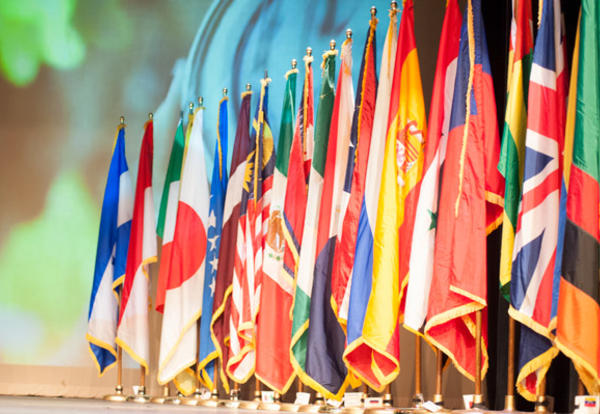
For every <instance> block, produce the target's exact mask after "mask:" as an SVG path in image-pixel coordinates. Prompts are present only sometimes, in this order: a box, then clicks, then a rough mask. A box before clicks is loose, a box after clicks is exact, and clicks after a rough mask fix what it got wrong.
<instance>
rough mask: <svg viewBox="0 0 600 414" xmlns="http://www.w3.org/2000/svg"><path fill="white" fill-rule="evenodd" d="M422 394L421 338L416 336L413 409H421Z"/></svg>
mask: <svg viewBox="0 0 600 414" xmlns="http://www.w3.org/2000/svg"><path fill="white" fill-rule="evenodd" d="M423 402H424V401H423V393H422V392H421V337H420V336H419V335H415V395H414V396H413V399H412V404H413V407H415V408H419V407H420V406H421V404H423Z"/></svg>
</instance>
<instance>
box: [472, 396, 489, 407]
mask: <svg viewBox="0 0 600 414" xmlns="http://www.w3.org/2000/svg"><path fill="white" fill-rule="evenodd" d="M472 409H473V410H487V407H486V406H485V404H484V403H483V395H482V394H475V395H473V407H472Z"/></svg>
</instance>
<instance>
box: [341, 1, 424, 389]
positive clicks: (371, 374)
mask: <svg viewBox="0 0 600 414" xmlns="http://www.w3.org/2000/svg"><path fill="white" fill-rule="evenodd" d="M425 123H426V121H425V105H424V104H423V91H422V89H421V75H420V72H419V61H418V56H417V49H416V45H415V37H414V15H413V2H412V0H407V1H406V2H405V4H404V10H403V12H402V19H401V20H400V34H399V38H398V48H397V50H396V63H395V70H394V79H393V83H392V92H391V98H390V112H389V117H388V133H387V141H386V147H385V153H384V158H383V169H382V173H381V189H380V194H379V205H378V211H377V224H376V226H375V237H374V251H373V281H372V291H371V297H370V298H369V303H368V305H367V311H366V314H365V320H364V325H363V335H362V337H361V338H360V339H359V343H358V346H357V345H356V344H355V345H354V346H355V349H354V351H353V352H354V353H355V354H354V356H353V358H356V359H359V360H362V361H365V360H367V361H369V360H370V361H371V363H370V364H364V365H363V367H364V369H366V371H367V372H362V373H360V374H361V375H360V376H361V377H362V378H363V379H364V380H365V381H366V382H367V384H368V385H369V386H370V387H371V388H373V389H375V390H377V391H379V392H381V391H382V390H383V388H384V387H385V385H387V384H389V383H390V382H392V381H393V380H394V378H396V376H397V375H398V372H399V370H400V361H399V360H400V355H399V345H400V344H399V337H398V334H399V322H401V314H402V308H401V303H402V302H403V297H402V291H403V289H404V288H405V287H406V282H407V279H408V260H406V263H403V264H401V262H400V256H401V255H402V256H406V258H408V256H409V254H410V251H403V252H400V251H401V250H402V249H410V240H411V234H412V224H413V222H414V209H415V207H416V201H417V199H416V194H417V190H418V183H419V181H420V179H421V171H422V168H423V144H424V142H423V141H424V137H425V135H426V130H425V128H426V126H425ZM404 242H407V243H406V244H404ZM401 266H402V268H403V269H402V270H401ZM346 358H347V359H348V360H349V359H350V358H351V357H350V356H349V355H347V356H346ZM356 367H358V366H357V365H355V369H356Z"/></svg>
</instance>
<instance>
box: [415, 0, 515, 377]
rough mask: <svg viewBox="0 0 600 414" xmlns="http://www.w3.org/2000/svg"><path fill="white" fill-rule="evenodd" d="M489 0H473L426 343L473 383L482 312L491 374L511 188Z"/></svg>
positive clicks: (440, 215)
mask: <svg viewBox="0 0 600 414" xmlns="http://www.w3.org/2000/svg"><path fill="white" fill-rule="evenodd" d="M499 141H500V140H499V137H498V123H497V120H496V104H495V101H494V89H493V85H492V76H491V70H490V64H489V60H488V55H487V46H486V40H485V31H484V28H483V19H482V17H481V0H469V2H468V6H467V10H466V15H465V18H464V19H463V26H462V30H461V40H460V49H459V55H458V68H457V73H456V82H455V86H454V98H453V104H452V113H451V116H450V133H449V137H448V147H447V149H446V162H445V164H444V173H443V177H442V185H441V193H440V204H439V213H438V218H437V220H438V221H437V226H438V227H437V234H436V241H435V258H434V265H433V280H432V283H431V294H430V300H429V307H428V314H427V319H428V321H427V323H426V325H425V336H426V338H427V339H428V340H429V341H430V342H431V343H433V344H434V345H435V346H437V347H438V348H439V349H441V350H442V351H443V352H444V353H445V354H447V355H448V356H449V357H450V358H451V359H452V361H453V362H454V365H455V366H456V368H457V369H458V370H459V371H460V372H461V373H462V374H463V375H465V376H466V377H467V378H469V379H471V380H474V377H475V371H476V367H475V358H473V355H475V345H476V344H475V313H476V312H477V311H483V315H482V316H483V327H482V328H483V329H482V334H483V335H482V343H481V345H482V356H483V359H482V361H483V364H482V366H481V367H480V368H481V373H482V377H483V375H484V374H485V372H486V371H487V367H488V354H487V346H486V344H487V313H486V308H487V301H486V297H487V279H486V278H487V275H486V271H487V267H486V266H487V264H486V236H487V234H488V233H489V232H491V231H492V230H493V229H495V228H496V227H497V226H498V225H499V224H500V221H501V217H502V216H501V214H502V194H503V192H504V182H503V179H502V176H501V175H500V173H499V172H498V170H497V168H496V166H497V165H498V158H499V153H500V142H499Z"/></svg>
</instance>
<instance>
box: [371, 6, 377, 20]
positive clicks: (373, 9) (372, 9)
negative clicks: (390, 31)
mask: <svg viewBox="0 0 600 414" xmlns="http://www.w3.org/2000/svg"><path fill="white" fill-rule="evenodd" d="M376 15H377V7H375V6H371V17H375V16H376Z"/></svg>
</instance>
